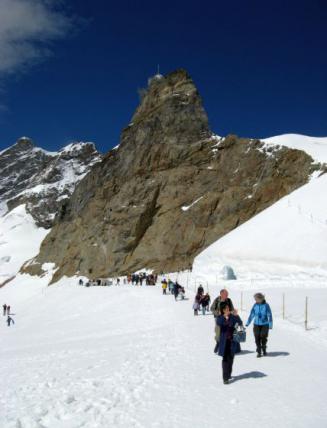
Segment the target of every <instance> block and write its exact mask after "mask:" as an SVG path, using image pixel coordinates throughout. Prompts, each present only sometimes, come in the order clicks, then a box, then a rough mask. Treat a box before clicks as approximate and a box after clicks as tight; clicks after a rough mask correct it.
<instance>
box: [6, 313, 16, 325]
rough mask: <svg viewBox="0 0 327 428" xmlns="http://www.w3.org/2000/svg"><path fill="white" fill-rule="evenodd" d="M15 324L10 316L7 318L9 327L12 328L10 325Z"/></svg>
mask: <svg viewBox="0 0 327 428" xmlns="http://www.w3.org/2000/svg"><path fill="white" fill-rule="evenodd" d="M11 323H12V324H15V321H14V320H13V319H12V318H11V316H9V315H8V318H7V324H8V327H10V324H11Z"/></svg>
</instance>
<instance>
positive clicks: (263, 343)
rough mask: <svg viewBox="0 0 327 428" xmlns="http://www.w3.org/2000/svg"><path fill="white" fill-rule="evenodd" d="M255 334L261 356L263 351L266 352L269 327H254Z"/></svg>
mask: <svg viewBox="0 0 327 428" xmlns="http://www.w3.org/2000/svg"><path fill="white" fill-rule="evenodd" d="M253 333H254V338H255V344H256V345H257V352H258V353H259V354H260V353H261V351H266V348H267V341H268V333H269V325H254V327H253Z"/></svg>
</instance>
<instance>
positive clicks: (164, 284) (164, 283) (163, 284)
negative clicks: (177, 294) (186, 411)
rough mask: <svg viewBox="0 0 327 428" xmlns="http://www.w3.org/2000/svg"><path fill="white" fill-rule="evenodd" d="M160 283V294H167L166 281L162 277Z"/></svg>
mask: <svg viewBox="0 0 327 428" xmlns="http://www.w3.org/2000/svg"><path fill="white" fill-rule="evenodd" d="M161 284H162V294H167V286H168V285H167V281H166V280H165V279H164V280H163V281H161Z"/></svg>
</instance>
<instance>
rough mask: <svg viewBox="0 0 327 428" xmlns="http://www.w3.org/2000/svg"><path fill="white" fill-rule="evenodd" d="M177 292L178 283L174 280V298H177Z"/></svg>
mask: <svg viewBox="0 0 327 428" xmlns="http://www.w3.org/2000/svg"><path fill="white" fill-rule="evenodd" d="M178 293H179V284H178V282H177V281H176V282H175V283H174V296H175V300H177V297H178Z"/></svg>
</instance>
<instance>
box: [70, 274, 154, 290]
mask: <svg viewBox="0 0 327 428" xmlns="http://www.w3.org/2000/svg"><path fill="white" fill-rule="evenodd" d="M157 280H158V275H153V274H147V273H146V272H140V273H133V274H129V275H127V276H126V277H123V278H122V279H121V278H119V277H118V278H115V279H110V278H98V279H93V280H88V281H86V282H84V281H83V279H82V278H80V279H79V281H78V285H84V286H85V287H91V286H92V287H93V286H110V285H121V284H123V285H126V284H128V285H141V286H142V285H143V284H144V285H156V283H157Z"/></svg>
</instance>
